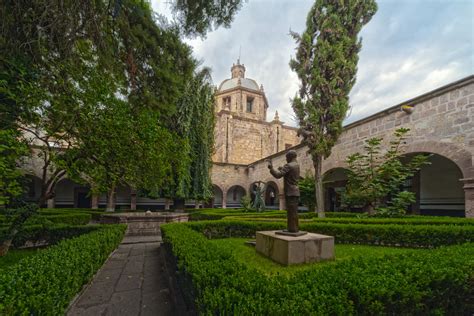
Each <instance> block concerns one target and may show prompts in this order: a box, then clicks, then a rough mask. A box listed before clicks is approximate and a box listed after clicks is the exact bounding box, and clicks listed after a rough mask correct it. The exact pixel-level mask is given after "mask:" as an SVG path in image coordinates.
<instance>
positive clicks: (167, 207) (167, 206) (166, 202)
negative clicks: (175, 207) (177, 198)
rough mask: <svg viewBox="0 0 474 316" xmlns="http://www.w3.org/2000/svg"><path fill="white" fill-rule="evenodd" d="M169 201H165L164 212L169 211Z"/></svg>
mask: <svg viewBox="0 0 474 316" xmlns="http://www.w3.org/2000/svg"><path fill="white" fill-rule="evenodd" d="M170 204H171V200H170V199H165V210H167V211H169V209H170Z"/></svg>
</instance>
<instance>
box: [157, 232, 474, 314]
mask: <svg viewBox="0 0 474 316" xmlns="http://www.w3.org/2000/svg"><path fill="white" fill-rule="evenodd" d="M162 229H163V238H164V241H165V245H166V247H167V248H168V249H169V250H170V251H172V253H173V255H174V256H175V257H176V258H177V268H178V270H179V272H180V276H181V280H182V282H183V283H184V284H190V286H189V287H190V288H191V289H192V291H187V293H188V294H191V299H188V304H192V303H193V302H195V304H196V309H197V312H198V313H200V314H238V315H312V314H318V315H346V314H377V315H381V314H404V315H405V314H406V315H416V314H427V313H434V312H436V313H440V314H444V313H445V314H463V313H469V311H470V310H471V309H472V308H473V306H472V302H470V301H469V299H470V297H471V295H472V294H473V293H472V287H471V286H470V285H469V284H470V283H469V282H471V271H472V270H473V269H474V265H473V262H472V260H470V258H472V256H474V247H473V245H472V244H466V245H462V246H454V247H444V248H440V249H436V250H432V251H429V252H417V251H411V252H407V253H406V254H397V255H386V256H383V257H380V256H369V255H367V256H365V257H358V258H357V259H354V260H343V261H341V262H336V263H334V264H328V265H326V266H325V267H320V268H317V269H310V270H308V271H301V272H296V273H294V274H293V275H292V276H290V277H288V276H283V275H275V276H272V277H268V276H265V275H264V274H263V273H261V272H260V271H258V270H256V269H252V268H251V267H249V266H248V265H246V264H244V263H242V262H241V261H240V262H239V261H238V260H236V258H235V257H234V255H233V254H232V251H231V250H230V249H229V248H225V247H219V245H217V244H215V243H213V242H211V241H209V240H206V239H205V238H204V237H203V236H202V234H200V233H198V232H193V231H192V230H190V229H189V228H188V227H187V226H186V225H182V224H167V225H164V226H163V227H162ZM315 280H317V282H315Z"/></svg>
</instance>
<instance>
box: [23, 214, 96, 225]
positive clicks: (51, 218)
mask: <svg viewBox="0 0 474 316" xmlns="http://www.w3.org/2000/svg"><path fill="white" fill-rule="evenodd" d="M91 217H92V216H91V215H90V214H87V213H75V214H59V215H44V216H43V215H40V216H33V217H31V218H29V219H28V220H27V221H26V223H25V225H35V224H45V223H54V224H69V225H86V224H88V223H89V222H90V220H91Z"/></svg>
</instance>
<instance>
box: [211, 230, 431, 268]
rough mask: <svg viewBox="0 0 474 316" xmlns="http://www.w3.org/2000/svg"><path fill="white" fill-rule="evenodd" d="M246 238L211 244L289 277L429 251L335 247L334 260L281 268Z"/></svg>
mask: <svg viewBox="0 0 474 316" xmlns="http://www.w3.org/2000/svg"><path fill="white" fill-rule="evenodd" d="M248 240H249V239H248V238H225V239H213V240H211V242H212V243H214V244H216V245H218V246H219V247H223V248H227V249H230V250H231V251H232V252H233V254H234V256H235V258H236V259H237V260H238V261H239V262H241V263H243V264H245V265H247V266H250V267H252V268H254V269H257V270H259V271H261V272H263V273H265V274H267V275H276V274H282V275H290V274H292V273H294V272H298V271H304V270H309V269H315V268H319V267H324V266H327V265H329V264H334V263H335V262H336V263H337V262H340V261H342V260H348V259H352V258H357V257H363V256H371V257H374V256H380V257H382V256H385V255H396V254H401V253H406V252H412V251H417V252H422V251H430V250H419V249H416V250H415V249H408V248H395V247H380V246H365V245H336V260H335V261H326V262H319V263H312V264H304V265H293V266H289V267H286V266H282V265H280V264H278V263H276V262H273V261H272V260H270V259H268V258H266V257H264V256H262V255H260V254H258V253H257V252H256V251H255V247H253V246H250V245H246V244H245V242H246V241H248Z"/></svg>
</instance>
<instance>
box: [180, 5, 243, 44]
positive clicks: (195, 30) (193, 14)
mask: <svg viewBox="0 0 474 316" xmlns="http://www.w3.org/2000/svg"><path fill="white" fill-rule="evenodd" d="M171 4H172V11H173V13H174V14H175V16H176V17H177V19H178V22H179V25H180V26H181V28H182V30H183V32H184V34H186V35H188V36H191V37H194V36H197V35H199V36H205V35H206V33H207V32H208V31H211V30H212V29H215V28H217V27H219V26H221V25H224V27H229V26H230V24H231V22H232V20H233V18H234V15H235V14H236V13H237V12H238V11H239V10H240V8H241V7H242V0H231V1H215V0H211V1H209V0H175V1H173V2H172V3H171Z"/></svg>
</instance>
